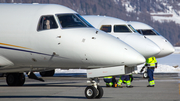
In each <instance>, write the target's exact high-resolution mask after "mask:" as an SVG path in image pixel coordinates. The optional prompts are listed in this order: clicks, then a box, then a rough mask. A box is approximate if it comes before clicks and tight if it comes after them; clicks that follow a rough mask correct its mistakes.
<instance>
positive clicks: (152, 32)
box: [141, 30, 157, 35]
mask: <svg viewBox="0 0 180 101" xmlns="http://www.w3.org/2000/svg"><path fill="white" fill-rule="evenodd" d="M141 32H142V34H143V35H157V34H156V33H155V32H154V31H153V30H141Z"/></svg>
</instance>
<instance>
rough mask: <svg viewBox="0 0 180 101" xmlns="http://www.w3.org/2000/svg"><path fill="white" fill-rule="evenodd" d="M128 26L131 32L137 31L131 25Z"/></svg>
mask: <svg viewBox="0 0 180 101" xmlns="http://www.w3.org/2000/svg"><path fill="white" fill-rule="evenodd" d="M128 26H129V27H130V28H131V30H132V31H133V32H136V33H138V32H137V31H136V30H135V29H134V28H133V27H132V26H131V25H128Z"/></svg>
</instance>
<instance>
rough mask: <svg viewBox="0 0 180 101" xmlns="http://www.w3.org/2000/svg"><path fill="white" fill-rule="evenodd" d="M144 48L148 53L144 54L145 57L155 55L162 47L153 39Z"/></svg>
mask: <svg viewBox="0 0 180 101" xmlns="http://www.w3.org/2000/svg"><path fill="white" fill-rule="evenodd" d="M144 48H145V49H144V52H146V55H144V57H145V58H149V57H151V56H155V55H157V54H158V53H159V52H160V51H161V49H160V47H159V46H158V45H156V44H155V43H154V42H152V41H151V42H149V43H147V45H146V46H145V47H144Z"/></svg>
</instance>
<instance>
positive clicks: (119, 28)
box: [114, 25, 132, 32]
mask: <svg viewBox="0 0 180 101" xmlns="http://www.w3.org/2000/svg"><path fill="white" fill-rule="evenodd" d="M114 32H132V31H131V30H130V29H129V28H128V27H127V26H126V25H114Z"/></svg>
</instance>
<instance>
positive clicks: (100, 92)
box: [96, 86, 104, 99]
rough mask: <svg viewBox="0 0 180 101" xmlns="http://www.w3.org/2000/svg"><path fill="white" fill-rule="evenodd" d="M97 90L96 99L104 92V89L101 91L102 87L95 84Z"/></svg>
mask: <svg viewBox="0 0 180 101" xmlns="http://www.w3.org/2000/svg"><path fill="white" fill-rule="evenodd" d="M97 91H98V94H97V96H96V98H97V99H100V98H102V96H103V94H104V91H103V89H102V87H101V86H97Z"/></svg>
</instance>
